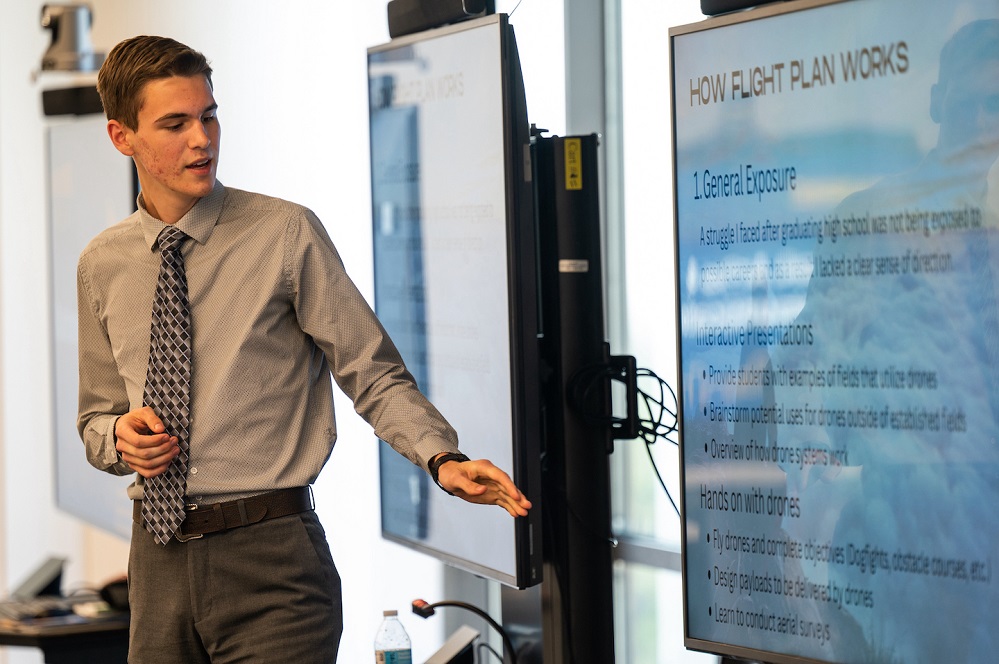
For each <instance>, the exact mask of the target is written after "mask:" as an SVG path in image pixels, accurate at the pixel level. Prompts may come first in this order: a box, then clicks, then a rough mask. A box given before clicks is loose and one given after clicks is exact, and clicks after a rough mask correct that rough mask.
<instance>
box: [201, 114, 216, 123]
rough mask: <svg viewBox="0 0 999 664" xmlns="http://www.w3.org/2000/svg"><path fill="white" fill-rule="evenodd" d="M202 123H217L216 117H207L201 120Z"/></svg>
mask: <svg viewBox="0 0 999 664" xmlns="http://www.w3.org/2000/svg"><path fill="white" fill-rule="evenodd" d="M201 121H202V122H215V116H214V115H206V116H205V117H203V118H202V119H201Z"/></svg>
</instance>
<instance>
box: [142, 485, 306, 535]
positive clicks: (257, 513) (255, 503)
mask: <svg viewBox="0 0 999 664" xmlns="http://www.w3.org/2000/svg"><path fill="white" fill-rule="evenodd" d="M313 507H314V505H313V504H312V491H311V490H310V488H309V487H307V486H301V487H294V488H292V489H279V490H278V491H271V492H269V493H262V494H260V495H259V496H251V497H250V498H241V499H240V500H231V501H229V502H225V503H209V504H207V505H195V504H189V505H187V507H186V508H185V511H186V512H187V516H186V517H184V522H183V523H182V524H181V525H180V530H179V531H178V533H177V535H176V537H177V539H178V540H180V541H182V542H186V541H187V540H190V539H197V538H199V537H201V536H203V535H207V534H208V533H217V532H220V531H223V530H229V529H230V528H239V527H241V526H249V525H250V524H254V523H260V522H261V521H266V520H267V519H276V518H278V517H281V516H288V515H289V514H298V513H299V512H307V511H309V510H311V509H313ZM132 518H133V519H134V520H135V522H136V523H138V524H139V525H142V523H143V521H142V501H141V500H136V501H135V502H134V505H133V507H132Z"/></svg>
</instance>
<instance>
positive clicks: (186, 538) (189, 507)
mask: <svg viewBox="0 0 999 664" xmlns="http://www.w3.org/2000/svg"><path fill="white" fill-rule="evenodd" d="M197 509H198V505H197V503H187V504H186V505H184V511H185V512H193V511H195V510H197ZM181 525H183V524H181ZM204 536H205V535H204V533H196V534H194V535H184V534H183V533H181V532H180V529H178V530H177V532H176V533H174V535H173V537H174V539H176V540H177V541H178V542H181V543H184V542H190V541H191V540H196V539H201V538H202V537H204Z"/></svg>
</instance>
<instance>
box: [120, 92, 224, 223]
mask: <svg viewBox="0 0 999 664" xmlns="http://www.w3.org/2000/svg"><path fill="white" fill-rule="evenodd" d="M216 110H217V104H216V103H215V97H214V96H213V94H212V89H211V86H210V85H209V84H208V80H207V79H206V78H205V77H204V76H192V77H185V76H173V77H170V78H164V79H158V80H154V81H150V82H149V83H147V84H146V85H145V87H144V88H143V90H142V105H141V106H140V108H139V121H138V128H136V129H131V128H128V127H125V126H124V125H121V124H120V123H118V122H117V121H115V120H112V121H110V122H109V123H108V132H109V134H110V135H111V139H112V141H113V142H114V143H115V146H116V147H117V148H118V150H119V151H120V152H122V153H123V154H126V155H128V156H130V157H132V158H133V159H134V160H135V166H136V170H137V171H138V174H139V186H140V187H141V188H142V198H143V201H144V202H145V205H146V209H147V210H148V211H149V212H150V213H151V214H153V215H154V216H156V217H157V218H159V219H160V220H162V221H164V222H167V223H173V222H175V221H177V220H178V219H180V217H182V216H184V214H186V213H187V211H188V210H190V209H191V208H192V207H193V206H194V204H195V203H196V202H197V201H198V199H199V198H201V197H202V196H205V195H207V194H209V193H210V192H211V191H212V188H213V187H214V186H215V171H216V167H217V165H218V155H219V139H220V137H221V128H220V127H219V122H218V118H217V117H216Z"/></svg>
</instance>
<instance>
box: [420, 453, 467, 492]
mask: <svg viewBox="0 0 999 664" xmlns="http://www.w3.org/2000/svg"><path fill="white" fill-rule="evenodd" d="M448 461H457V462H459V463H463V462H465V461H471V459H469V458H468V457H467V456H465V455H464V454H461V453H460V452H458V453H455V452H448V453H447V454H441V455H440V456H437V457H434V458H433V459H431V460H430V461H429V462H428V463H427V470H429V471H430V477H432V478H433V480H434V484H436V485H437V486H439V487H440V488H441V491H443V492H444V493H446V494H447V495H449V496H453V495H454V494H453V493H451V492H450V491H448V490H447V489H445V488H444V487H443V486H441V481H440V479H439V478H438V476H437V475H438V473H439V472H440V469H441V466H443V465H444V464H445V463H447V462H448Z"/></svg>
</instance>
